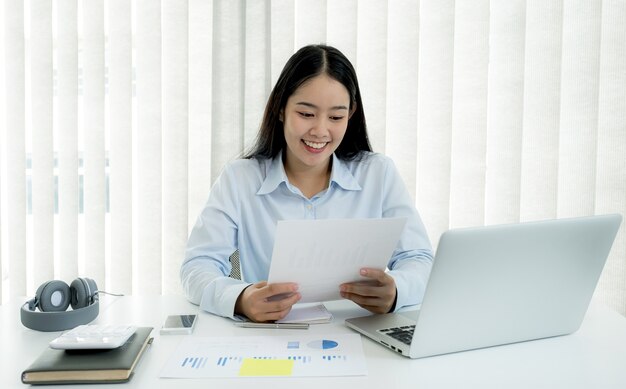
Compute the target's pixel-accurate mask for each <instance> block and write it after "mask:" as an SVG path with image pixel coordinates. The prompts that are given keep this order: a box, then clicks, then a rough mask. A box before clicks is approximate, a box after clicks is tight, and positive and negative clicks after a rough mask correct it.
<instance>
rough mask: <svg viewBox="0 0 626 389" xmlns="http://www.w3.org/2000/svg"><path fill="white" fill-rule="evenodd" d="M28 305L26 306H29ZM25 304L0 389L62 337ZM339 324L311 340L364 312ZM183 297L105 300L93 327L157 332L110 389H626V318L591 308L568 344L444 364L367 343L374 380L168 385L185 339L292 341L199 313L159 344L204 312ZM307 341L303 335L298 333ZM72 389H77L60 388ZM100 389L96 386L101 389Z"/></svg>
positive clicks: (341, 309) (1, 329) (5, 311)
mask: <svg viewBox="0 0 626 389" xmlns="http://www.w3.org/2000/svg"><path fill="white" fill-rule="evenodd" d="M24 301H26V299H24ZM21 304H22V302H21V301H14V302H13V303H10V304H5V305H4V306H0V338H1V340H2V343H1V346H0V356H1V358H0V366H1V368H0V369H1V370H0V371H1V375H0V377H1V378H0V388H3V389H5V388H20V387H25V386H24V385H23V384H22V383H21V381H20V373H21V372H22V370H24V369H25V368H26V367H27V366H28V365H29V364H30V363H31V362H32V361H33V360H35V358H37V356H39V354H40V353H41V352H42V351H43V349H44V348H45V347H47V344H48V342H49V341H50V340H52V339H54V338H55V337H56V336H58V335H59V333H58V332H50V333H46V332H37V331H33V330H30V329H27V328H25V327H24V326H22V324H21V322H20V319H19V307H20V305H21ZM326 306H327V307H328V309H329V310H331V311H332V312H333V314H334V316H335V318H334V320H333V322H332V323H330V324H321V325H315V326H312V328H311V329H309V330H307V331H308V333H319V334H329V333H350V332H351V330H350V329H348V328H347V327H345V325H344V324H343V322H344V319H345V318H347V317H352V316H360V315H362V314H363V313H365V311H363V310H361V309H360V308H358V307H356V306H355V305H353V304H352V303H349V302H346V301H341V302H331V303H327V304H326ZM197 311H198V307H196V306H195V305H192V304H190V303H188V302H187V301H186V300H185V299H184V298H183V297H180V296H164V297H161V296H156V297H138V296H133V297H121V298H118V297H111V296H103V297H102V299H101V309H100V315H99V317H98V318H97V319H96V321H95V322H94V323H99V324H100V323H111V324H128V323H131V324H135V325H140V326H152V327H154V331H153V333H152V335H153V336H154V343H153V345H152V346H151V348H150V349H148V350H147V352H146V353H145V355H144V356H143V358H142V360H141V362H140V363H139V365H138V367H137V369H136V372H135V376H134V377H133V379H132V380H131V381H130V382H129V383H128V384H121V385H119V384H118V385H98V386H97V388H98V389H100V388H101V389H105V388H117V389H120V388H177V389H179V388H185V389H190V388H225V387H228V388H250V387H252V385H255V384H256V385H262V387H271V388H272V389H279V388H289V389H293V388H294V387H295V388H298V389H305V388H342V389H345V388H359V389H366V388H376V389H391V388H407V387H411V388H450V387H455V388H481V389H484V388H568V389H572V388H621V389H623V388H626V318H624V317H622V316H620V315H619V314H617V313H615V312H613V311H611V310H609V309H607V308H605V307H603V306H600V305H597V304H592V307H591V308H590V310H589V312H588V314H587V317H586V318H585V321H584V322H583V325H582V327H581V329H580V330H579V331H578V332H576V333H574V334H572V335H568V336H561V337H557V338H551V339H545V340H540V341H533V342H525V343H519V344H514V345H508V346H501V347H493V348H489V349H482V350H476V351H469V352H462V353H456V354H450V355H444V356H438V357H431V358H424V359H416V360H410V359H408V358H404V357H402V356H399V355H397V354H395V353H393V352H392V351H390V350H388V349H386V348H384V347H382V346H380V345H378V344H376V343H374V342H372V341H370V340H369V339H366V338H362V339H363V348H364V351H365V354H366V357H367V365H368V371H369V374H368V375H367V376H362V377H328V378H254V379H250V378H241V379H236V378H229V379H202V380H196V379H194V380H191V379H185V380H181V379H161V378H159V372H160V370H161V368H162V367H163V365H164V364H165V362H166V360H167V359H168V357H169V356H170V354H171V353H172V352H173V351H174V350H175V349H176V346H177V345H178V342H179V341H180V340H181V339H182V337H183V336H198V337H200V336H203V337H204V336H218V335H226V336H238V335H242V336H243V335H259V334H265V335H269V336H271V335H272V334H281V335H284V334H288V333H289V331H303V330H284V329H281V330H274V329H272V330H267V329H249V328H238V327H235V326H233V325H232V322H231V321H230V320H228V319H224V318H220V317H215V316H213V315H210V314H207V313H205V312H202V313H200V317H199V322H198V323H197V327H196V329H195V331H194V333H193V335H167V336H160V335H159V328H160V326H161V323H162V322H163V319H164V318H165V316H167V315H168V314H175V313H189V312H197ZM296 333H297V334H301V332H296ZM56 387H58V388H62V387H65V388H72V389H75V388H76V387H77V386H56ZM94 387H96V386H94Z"/></svg>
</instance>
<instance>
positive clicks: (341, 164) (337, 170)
mask: <svg viewBox="0 0 626 389" xmlns="http://www.w3.org/2000/svg"><path fill="white" fill-rule="evenodd" d="M266 172H267V174H266V176H265V180H263V183H262V184H261V188H260V189H259V190H258V191H257V192H256V194H257V195H265V194H268V193H271V192H273V191H274V190H276V188H278V186H279V185H280V184H281V183H283V182H284V183H285V184H287V182H288V179H287V173H286V172H285V166H284V165H283V153H282V152H280V153H278V155H277V156H276V157H274V159H272V161H271V162H270V163H269V165H268V166H267V168H266ZM330 182H331V183H332V182H334V183H336V184H337V185H339V186H340V187H342V188H343V189H345V190H361V186H360V185H359V183H358V181H357V180H356V178H354V176H353V175H352V173H351V172H350V169H348V166H347V164H346V162H345V161H342V160H341V159H339V158H337V156H336V155H335V154H334V153H333V169H332V171H331V172H330Z"/></svg>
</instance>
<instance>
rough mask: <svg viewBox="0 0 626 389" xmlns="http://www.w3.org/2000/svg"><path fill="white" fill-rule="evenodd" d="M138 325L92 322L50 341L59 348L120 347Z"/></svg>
mask: <svg viewBox="0 0 626 389" xmlns="http://www.w3.org/2000/svg"><path fill="white" fill-rule="evenodd" d="M136 330H137V327H134V326H129V325H105V324H102V325H100V324H90V325H82V326H78V327H75V328H73V329H71V330H69V331H67V332H65V333H63V334H62V335H61V336H59V337H58V338H56V339H54V340H53V341H52V342H50V347H52V348H54V349H59V350H77V349H113V348H118V347H120V346H121V345H123V344H124V343H126V341H127V340H128V338H130V337H131V335H132V334H134V333H135V331H136Z"/></svg>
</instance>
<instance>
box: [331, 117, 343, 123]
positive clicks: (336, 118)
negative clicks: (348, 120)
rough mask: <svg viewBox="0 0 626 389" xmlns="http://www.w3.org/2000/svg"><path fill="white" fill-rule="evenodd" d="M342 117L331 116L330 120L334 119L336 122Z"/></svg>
mask: <svg viewBox="0 0 626 389" xmlns="http://www.w3.org/2000/svg"><path fill="white" fill-rule="evenodd" d="M341 119H343V116H331V117H330V120H334V121H336V122H338V121H339V120H341Z"/></svg>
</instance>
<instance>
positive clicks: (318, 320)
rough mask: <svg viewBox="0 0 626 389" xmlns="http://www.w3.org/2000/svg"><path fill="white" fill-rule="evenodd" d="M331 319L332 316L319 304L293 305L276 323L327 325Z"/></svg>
mask: <svg viewBox="0 0 626 389" xmlns="http://www.w3.org/2000/svg"><path fill="white" fill-rule="evenodd" d="M332 319H333V314H332V313H330V312H329V311H328V309H326V307H325V306H324V304H321V303H304V304H295V305H294V306H293V307H291V311H289V313H288V314H287V316H285V317H284V318H282V319H280V320H276V323H309V324H322V323H328V322H330V321H331V320H332Z"/></svg>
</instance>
